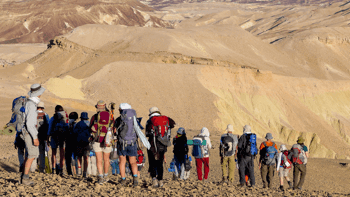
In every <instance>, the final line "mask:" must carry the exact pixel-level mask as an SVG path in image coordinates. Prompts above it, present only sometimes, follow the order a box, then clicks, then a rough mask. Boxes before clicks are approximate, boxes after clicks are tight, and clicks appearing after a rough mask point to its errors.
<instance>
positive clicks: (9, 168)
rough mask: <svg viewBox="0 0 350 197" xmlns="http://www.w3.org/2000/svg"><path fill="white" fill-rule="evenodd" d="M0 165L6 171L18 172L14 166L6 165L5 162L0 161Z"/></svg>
mask: <svg viewBox="0 0 350 197" xmlns="http://www.w3.org/2000/svg"><path fill="white" fill-rule="evenodd" d="M0 166H1V168H3V169H4V170H6V171H7V172H18V170H17V168H15V167H13V166H10V165H8V164H6V163H3V162H0ZM17 167H18V166H17Z"/></svg>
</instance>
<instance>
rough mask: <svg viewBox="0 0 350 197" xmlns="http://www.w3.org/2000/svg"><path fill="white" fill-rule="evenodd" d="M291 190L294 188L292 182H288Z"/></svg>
mask: <svg viewBox="0 0 350 197" xmlns="http://www.w3.org/2000/svg"><path fill="white" fill-rule="evenodd" d="M288 185H289V189H292V188H293V185H292V182H290V181H288Z"/></svg>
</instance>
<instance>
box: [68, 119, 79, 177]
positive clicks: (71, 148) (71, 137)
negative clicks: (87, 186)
mask: <svg viewBox="0 0 350 197" xmlns="http://www.w3.org/2000/svg"><path fill="white" fill-rule="evenodd" d="M68 118H69V121H68V131H67V134H66V149H65V160H66V169H67V174H68V175H73V173H72V155H74V153H75V150H76V139H77V136H76V135H75V133H74V131H73V130H74V127H75V125H76V124H77V119H78V113H77V112H71V113H70V114H69V116H68ZM73 163H75V162H73ZM76 170H78V169H76ZM78 172H79V170H78ZM80 173H81V169H80Z"/></svg>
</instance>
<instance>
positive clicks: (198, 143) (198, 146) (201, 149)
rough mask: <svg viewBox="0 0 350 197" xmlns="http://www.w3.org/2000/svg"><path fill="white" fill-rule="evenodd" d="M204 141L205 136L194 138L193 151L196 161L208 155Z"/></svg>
mask: <svg viewBox="0 0 350 197" xmlns="http://www.w3.org/2000/svg"><path fill="white" fill-rule="evenodd" d="M203 141H205V137H204V136H200V135H197V136H195V137H193V149H192V156H193V157H195V158H196V159H200V158H203V157H204V156H206V155H208V153H209V150H208V149H207V148H206V149H205V147H207V146H204V145H203Z"/></svg>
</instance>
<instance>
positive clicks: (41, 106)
mask: <svg viewBox="0 0 350 197" xmlns="http://www.w3.org/2000/svg"><path fill="white" fill-rule="evenodd" d="M39 107H40V108H43V109H45V105H44V102H42V101H40V102H39V103H38V106H37V108H39Z"/></svg>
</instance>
